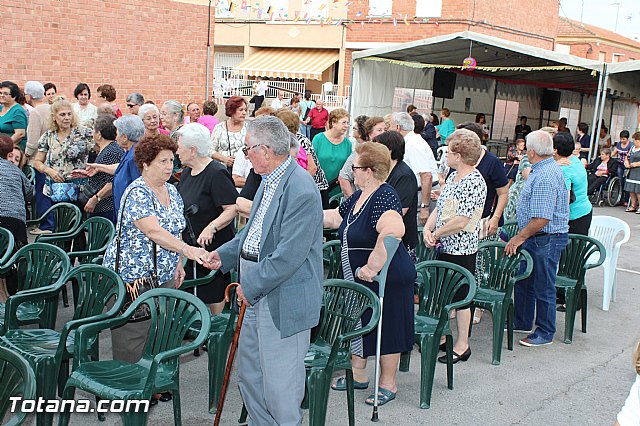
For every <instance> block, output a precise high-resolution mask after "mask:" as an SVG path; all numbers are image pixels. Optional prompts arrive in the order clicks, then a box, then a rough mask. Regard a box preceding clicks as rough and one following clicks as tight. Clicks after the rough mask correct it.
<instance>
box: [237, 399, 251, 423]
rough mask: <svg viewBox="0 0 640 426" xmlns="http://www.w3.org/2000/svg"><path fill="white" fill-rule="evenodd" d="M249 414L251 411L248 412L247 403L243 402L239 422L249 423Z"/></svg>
mask: <svg viewBox="0 0 640 426" xmlns="http://www.w3.org/2000/svg"><path fill="white" fill-rule="evenodd" d="M248 415H249V413H248V412H247V407H246V405H244V402H243V403H242V411H241V412H240V418H239V419H238V423H240V424H243V425H244V424H247V416H248Z"/></svg>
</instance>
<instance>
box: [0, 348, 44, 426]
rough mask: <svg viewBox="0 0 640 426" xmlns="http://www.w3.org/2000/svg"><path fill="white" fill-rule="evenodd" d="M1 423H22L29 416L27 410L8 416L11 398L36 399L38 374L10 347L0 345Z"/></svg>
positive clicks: (15, 424)
mask: <svg viewBox="0 0 640 426" xmlns="http://www.w3.org/2000/svg"><path fill="white" fill-rule="evenodd" d="M0 383H1V384H2V385H1V386H0V423H1V424H3V425H5V426H6V425H12V426H17V425H21V424H22V423H23V422H24V420H25V419H26V417H27V414H28V413H26V412H20V411H17V412H16V414H15V415H13V417H8V418H7V417H6V416H7V414H9V415H11V414H10V413H9V409H10V408H11V405H12V402H11V400H10V399H9V398H11V397H20V398H22V399H23V400H25V399H35V397H36V376H35V374H34V373H33V369H32V368H31V366H30V365H29V363H28V362H27V361H26V360H25V359H24V358H22V357H21V356H19V355H18V354H17V353H15V352H13V351H12V350H10V349H7V348H5V347H2V346H0Z"/></svg>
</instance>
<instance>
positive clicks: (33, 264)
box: [7, 243, 71, 291]
mask: <svg viewBox="0 0 640 426" xmlns="http://www.w3.org/2000/svg"><path fill="white" fill-rule="evenodd" d="M7 263H8V264H9V263H11V264H13V266H14V267H15V268H16V272H17V276H18V291H23V290H31V289H34V288H40V287H44V286H47V285H51V284H54V283H55V282H56V281H57V280H58V279H59V278H60V277H62V276H63V275H65V274H66V273H67V272H69V269H70V268H71V265H70V262H69V257H68V256H67V254H66V253H65V252H64V251H62V249H61V248H59V247H56V246H54V245H51V244H46V243H31V244H27V245H26V246H24V247H22V248H21V249H20V250H18V251H17V252H16V254H14V255H13V257H12V258H11V259H10V260H9V261H8V262H7Z"/></svg>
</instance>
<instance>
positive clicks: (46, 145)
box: [38, 127, 95, 180]
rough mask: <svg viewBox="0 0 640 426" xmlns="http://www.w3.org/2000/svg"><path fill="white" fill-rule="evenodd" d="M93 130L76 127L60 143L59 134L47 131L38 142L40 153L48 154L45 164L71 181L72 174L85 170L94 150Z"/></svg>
mask: <svg viewBox="0 0 640 426" xmlns="http://www.w3.org/2000/svg"><path fill="white" fill-rule="evenodd" d="M94 145H95V142H94V141H93V130H91V129H89V128H86V127H74V128H72V129H71V133H69V136H67V138H66V139H65V140H64V141H62V142H60V141H59V140H58V133H56V132H55V131H52V130H47V131H46V132H45V133H44V134H43V135H42V136H41V137H40V140H39V141H38V152H46V153H47V158H46V159H45V161H44V164H45V165H46V166H47V167H51V168H52V169H54V170H55V171H57V172H58V173H60V174H61V175H62V177H63V178H64V179H65V180H71V172H72V171H73V170H75V169H84V168H85V164H86V162H87V157H88V155H89V151H90V150H91V149H92V148H93V146H94Z"/></svg>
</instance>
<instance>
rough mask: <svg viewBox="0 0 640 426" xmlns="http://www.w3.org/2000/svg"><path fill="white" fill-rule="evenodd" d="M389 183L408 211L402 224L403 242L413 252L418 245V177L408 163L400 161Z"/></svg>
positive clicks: (388, 180)
mask: <svg viewBox="0 0 640 426" xmlns="http://www.w3.org/2000/svg"><path fill="white" fill-rule="evenodd" d="M387 183H388V184H389V185H391V186H392V187H393V189H395V190H396V192H397V193H398V196H399V197H400V202H401V204H402V208H403V209H408V210H407V214H405V215H404V216H402V222H404V237H402V242H403V243H404V245H405V246H406V247H407V249H409V250H413V249H415V248H416V246H417V245H418V182H417V181H416V175H415V174H414V173H413V171H412V170H411V167H409V166H408V165H407V163H405V162H404V161H398V163H397V164H396V166H395V167H394V168H393V170H391V173H389V177H388V178H387ZM400 214H402V213H400Z"/></svg>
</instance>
